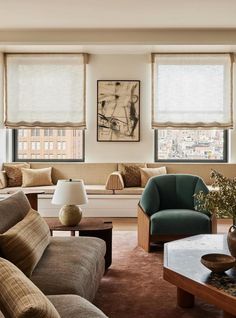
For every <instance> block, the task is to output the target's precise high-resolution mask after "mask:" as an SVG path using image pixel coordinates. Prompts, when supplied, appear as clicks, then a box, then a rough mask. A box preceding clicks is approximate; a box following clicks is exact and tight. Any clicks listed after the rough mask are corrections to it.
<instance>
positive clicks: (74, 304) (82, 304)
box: [48, 295, 107, 318]
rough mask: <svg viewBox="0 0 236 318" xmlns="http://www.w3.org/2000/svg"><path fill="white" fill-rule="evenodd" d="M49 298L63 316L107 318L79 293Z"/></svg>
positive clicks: (67, 317)
mask: <svg viewBox="0 0 236 318" xmlns="http://www.w3.org/2000/svg"><path fill="white" fill-rule="evenodd" d="M48 299H49V300H50V301H51V303H52V304H53V305H54V306H55V308H56V309H57V311H58V313H59V314H60V317H61V318H106V317H107V316H106V315H104V313H103V312H102V311H101V310H100V309H98V308H97V307H95V306H94V305H93V304H91V303H90V302H89V301H87V300H86V299H84V298H82V297H80V296H78V295H52V296H48Z"/></svg>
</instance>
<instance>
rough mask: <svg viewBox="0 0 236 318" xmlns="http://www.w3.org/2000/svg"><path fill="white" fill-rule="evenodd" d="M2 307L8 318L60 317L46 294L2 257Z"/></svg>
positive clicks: (0, 299)
mask: <svg viewBox="0 0 236 318" xmlns="http://www.w3.org/2000/svg"><path fill="white" fill-rule="evenodd" d="M0 269H1V270H0V309H1V311H2V312H3V314H4V316H5V317H6V318H32V317H34V318H60V316H59V314H58V312H57V311H56V309H55V307H54V306H53V304H52V303H50V301H49V300H48V299H47V297H46V296H44V294H43V293H42V292H41V291H40V290H39V289H38V288H37V287H36V286H35V285H34V284H33V283H32V282H31V281H30V280H29V279H28V278H27V277H26V276H25V275H24V274H23V273H22V272H21V271H20V270H19V269H18V268H17V267H16V266H15V265H13V264H12V263H10V262H8V261H7V260H5V259H3V258H0Z"/></svg>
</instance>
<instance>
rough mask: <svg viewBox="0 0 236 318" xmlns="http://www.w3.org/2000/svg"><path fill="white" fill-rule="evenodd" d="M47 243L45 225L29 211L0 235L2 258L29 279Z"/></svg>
mask: <svg viewBox="0 0 236 318" xmlns="http://www.w3.org/2000/svg"><path fill="white" fill-rule="evenodd" d="M49 242H50V231H49V227H48V225H47V223H46V222H45V221H44V219H43V218H42V217H41V216H40V215H39V213H38V212H36V211H34V210H33V209H30V210H29V212H28V213H27V215H26V216H25V217H24V219H23V220H21V221H20V222H18V223H17V224H16V225H14V226H13V227H11V228H10V229H9V230H8V231H7V232H5V233H3V234H1V235H0V250H1V253H2V255H3V257H4V258H6V259H8V260H9V261H11V262H12V263H14V264H15V265H16V266H17V267H18V268H19V269H21V270H22V272H24V273H25V274H26V275H27V276H28V277H30V276H31V274H32V272H33V270H34V268H35V266H36V265H37V263H38V261H39V260H40V258H41V256H42V255H43V252H44V250H45V249H46V247H47V246H48V244H49Z"/></svg>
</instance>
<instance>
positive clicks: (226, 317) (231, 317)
mask: <svg viewBox="0 0 236 318" xmlns="http://www.w3.org/2000/svg"><path fill="white" fill-rule="evenodd" d="M235 317H236V316H235V315H232V314H230V313H228V312H226V311H223V318H235Z"/></svg>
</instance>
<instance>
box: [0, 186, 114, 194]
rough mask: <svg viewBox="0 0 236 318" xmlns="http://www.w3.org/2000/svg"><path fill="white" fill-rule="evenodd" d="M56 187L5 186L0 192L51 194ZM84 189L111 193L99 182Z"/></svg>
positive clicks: (89, 191)
mask: <svg viewBox="0 0 236 318" xmlns="http://www.w3.org/2000/svg"><path fill="white" fill-rule="evenodd" d="M55 189H56V186H55V185H51V186H40V187H27V188H22V187H7V188H4V189H1V190H0V194H3V195H4V194H9V193H14V192H16V191H19V190H22V191H23V192H25V193H26V192H37V191H38V192H44V193H45V194H53V193H54V191H55ZM85 189H86V192H87V194H88V195H89V194H105V195H107V194H113V191H112V190H107V189H106V188H105V185H100V184H92V185H85Z"/></svg>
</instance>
